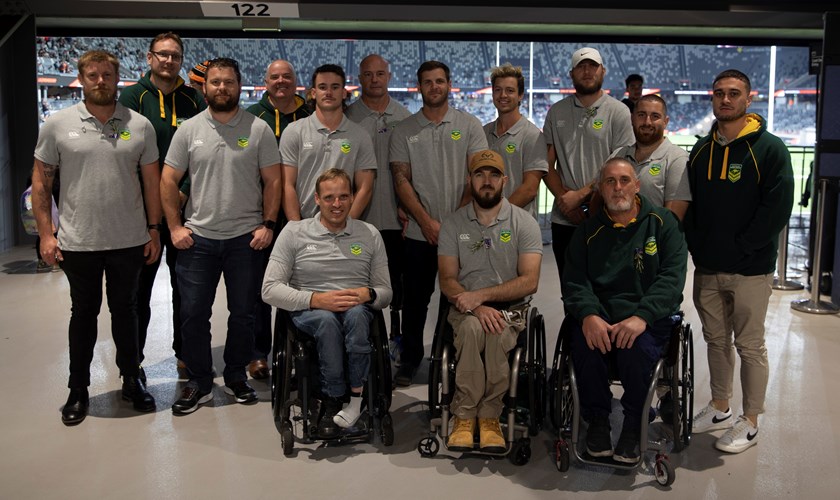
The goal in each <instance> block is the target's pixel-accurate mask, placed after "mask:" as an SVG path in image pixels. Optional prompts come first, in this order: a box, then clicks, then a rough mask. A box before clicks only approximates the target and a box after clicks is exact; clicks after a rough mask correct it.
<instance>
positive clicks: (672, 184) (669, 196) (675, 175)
mask: <svg viewBox="0 0 840 500" xmlns="http://www.w3.org/2000/svg"><path fill="white" fill-rule="evenodd" d="M680 149H682V148H680ZM687 165H688V152H687V151H686V152H685V153H684V154H681V155H680V156H678V157H677V158H675V159H674V160H673V161H672V162H671V164H670V165H668V171H667V174H666V175H667V177H666V178H665V201H673V200H679V201H691V189H690V188H689V186H688V170H687Z"/></svg>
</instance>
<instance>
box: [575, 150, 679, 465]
mask: <svg viewBox="0 0 840 500" xmlns="http://www.w3.org/2000/svg"><path fill="white" fill-rule="evenodd" d="M639 184H640V183H639V179H638V178H637V176H636V171H635V169H634V168H633V165H632V164H631V163H630V162H628V161H627V160H625V159H622V158H613V159H611V160H608V161H607V163H606V164H605V165H604V167H603V168H602V169H601V175H600V179H599V181H598V182H597V188H598V190H599V191H600V193H601V196H602V197H603V199H604V207H603V209H602V210H601V211H600V212H599V213H598V214H595V215H594V216H593V217H590V218H588V219H587V220H586V221H585V222H584V223H583V224H581V225H580V226H579V227H578V228H577V229H576V230H575V232H574V234H573V235H572V240H571V241H570V242H569V247H568V250H567V252H566V263H567V265H566V269H565V270H564V271H563V286H564V290H565V293H564V294H563V302H564V304H565V306H566V311H567V313H568V316H569V317H568V318H567V320H566V321H569V322H570V328H569V333H570V340H571V358H572V362H573V363H574V366H575V372H576V373H577V381H578V391H579V393H580V405H581V414H582V416H583V418H584V419H585V420H586V421H587V422H588V423H589V428H588V430H587V436H586V448H587V452H588V453H589V455H590V456H592V457H610V456H611V457H613V459H614V460H616V461H618V462H624V463H636V462H637V461H638V460H639V437H640V433H641V423H642V420H641V419H642V416H643V415H645V416H646V415H647V409H646V408H645V404H644V403H645V397H646V395H647V387H648V384H649V383H650V377H651V372H652V371H653V366H654V364H655V363H656V362H657V360H658V359H659V358H660V357H662V354H663V352H664V349H665V348H666V346H667V344H668V339H669V337H670V333H671V329H672V327H673V325H674V321H675V319H674V318H673V316H674V315H675V314H676V313H677V312H678V311H679V308H680V303H681V302H682V290H683V286H684V285H685V273H686V259H687V256H688V251H687V247H686V243H685V238H684V237H683V234H682V230H681V229H680V226H679V221H678V220H677V218H676V216H675V215H674V213H673V212H671V211H670V210H668V209H667V208H664V207H660V206H654V205H653V204H651V203H650V202H649V201H648V200H647V198H645V197H644V196H642V195H640V194H639ZM612 351H615V352H614V353H612ZM609 355H614V356H615V360H616V362H617V365H618V376H619V379H620V380H621V384H622V386H623V388H624V395H623V396H622V397H621V404H622V406H623V407H624V425H623V427H622V430H621V436H620V437H619V439H618V443H617V444H616V447H615V452H613V447H612V440H611V435H610V412H611V401H612V394H611V393H610V386H609V380H608V379H607V363H608V356H609Z"/></svg>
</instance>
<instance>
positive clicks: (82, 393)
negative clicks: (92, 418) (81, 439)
mask: <svg viewBox="0 0 840 500" xmlns="http://www.w3.org/2000/svg"><path fill="white" fill-rule="evenodd" d="M87 412H88V390H87V387H82V388H81V389H70V395H69V396H68V397H67V402H66V403H64V408H62V409H61V421H62V422H63V423H64V425H76V424H80V423H81V422H82V420H84V419H85V417H87Z"/></svg>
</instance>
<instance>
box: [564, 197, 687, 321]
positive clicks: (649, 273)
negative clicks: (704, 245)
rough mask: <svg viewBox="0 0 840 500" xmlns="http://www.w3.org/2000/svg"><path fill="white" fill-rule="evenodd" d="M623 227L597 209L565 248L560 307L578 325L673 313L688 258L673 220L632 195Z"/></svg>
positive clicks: (653, 318) (655, 317) (663, 210)
mask: <svg viewBox="0 0 840 500" xmlns="http://www.w3.org/2000/svg"><path fill="white" fill-rule="evenodd" d="M636 203H637V204H638V205H639V215H637V216H636V218H635V219H633V220H632V221H631V222H630V223H629V224H628V225H627V226H623V225H621V224H618V223H615V222H614V221H613V220H612V219H611V218H610V217H609V215H608V214H607V212H606V210H601V211H600V212H599V213H598V215H597V216H596V217H591V218H589V219H587V220H586V221H584V223H583V224H581V225H580V226H578V228H577V229H575V232H574V234H573V236H572V240H571V242H570V243H569V247H568V249H567V250H566V267H565V269H564V271H563V303H564V304H565V306H566V310H567V311H568V313H569V314H571V315H572V316H573V317H575V318H577V319H578V320H579V321H583V318H585V317H586V316H589V315H590V314H597V315H599V316H602V317H604V318H606V319H607V321H610V322H612V323H616V322H619V321H622V320H625V319H627V318H629V317H630V316H638V317H640V318H642V319H643V320H645V321H646V322H647V323H648V324H649V325H650V324H653V323H654V322H656V321H657V320H660V319H663V318H666V317H668V316H670V315H671V314H674V313H675V312H677V311H679V309H680V304H681V303H682V291H683V287H684V286H685V273H686V265H687V260H688V252H687V250H686V244H685V238H684V237H683V233H682V230H681V229H680V224H679V221H678V220H677V217H676V216H675V215H674V213H673V212H671V211H670V210H668V209H667V208H663V207H658V206H654V205H652V204H651V203H650V202H649V201H648V200H647V199H646V198H645V197H644V196H641V195H637V196H636Z"/></svg>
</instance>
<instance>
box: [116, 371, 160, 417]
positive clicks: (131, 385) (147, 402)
mask: <svg viewBox="0 0 840 500" xmlns="http://www.w3.org/2000/svg"><path fill="white" fill-rule="evenodd" d="M122 398H123V399H124V400H126V401H131V403H132V404H133V406H134V409H135V410H137V411H142V412H150V411H155V398H153V397H152V395H151V394H149V391H147V390H146V384H145V383H144V382H143V380H142V379H140V378H139V377H123V384H122Z"/></svg>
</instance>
